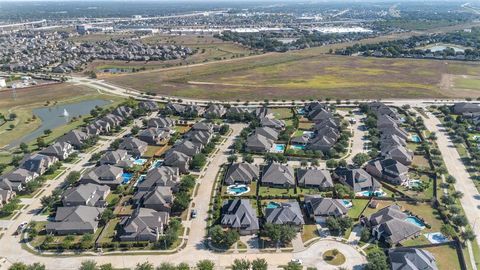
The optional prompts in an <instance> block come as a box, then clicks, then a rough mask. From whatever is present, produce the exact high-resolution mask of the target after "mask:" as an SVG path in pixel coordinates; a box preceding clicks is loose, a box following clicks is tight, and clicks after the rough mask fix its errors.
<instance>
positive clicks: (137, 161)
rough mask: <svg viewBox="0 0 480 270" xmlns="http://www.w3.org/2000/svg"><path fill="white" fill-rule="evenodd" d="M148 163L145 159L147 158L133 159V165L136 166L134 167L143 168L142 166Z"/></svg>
mask: <svg viewBox="0 0 480 270" xmlns="http://www.w3.org/2000/svg"><path fill="white" fill-rule="evenodd" d="M146 162H147V159H145V158H137V159H133V164H134V165H140V166H142V165H143V164H145V163H146Z"/></svg>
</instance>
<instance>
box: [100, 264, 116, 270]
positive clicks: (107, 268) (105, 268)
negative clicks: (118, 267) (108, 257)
mask: <svg viewBox="0 0 480 270" xmlns="http://www.w3.org/2000/svg"><path fill="white" fill-rule="evenodd" d="M100 270H114V268H113V265H112V264H111V263H106V264H102V265H100Z"/></svg>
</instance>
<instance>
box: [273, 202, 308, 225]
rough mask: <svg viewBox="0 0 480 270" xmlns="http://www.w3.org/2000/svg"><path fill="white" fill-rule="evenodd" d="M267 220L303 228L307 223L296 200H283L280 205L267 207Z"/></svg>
mask: <svg viewBox="0 0 480 270" xmlns="http://www.w3.org/2000/svg"><path fill="white" fill-rule="evenodd" d="M265 221H266V222H267V223H272V224H280V225H292V226H295V227H296V228H299V229H300V228H302V225H304V224H305V221H304V220H303V214H302V210H301V209H300V205H299V204H298V202H296V201H289V202H282V203H280V206H278V207H274V208H268V207H267V208H266V209H265Z"/></svg>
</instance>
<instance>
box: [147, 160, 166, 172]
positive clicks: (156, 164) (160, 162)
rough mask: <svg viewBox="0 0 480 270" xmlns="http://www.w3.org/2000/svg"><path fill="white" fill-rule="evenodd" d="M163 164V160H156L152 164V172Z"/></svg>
mask: <svg viewBox="0 0 480 270" xmlns="http://www.w3.org/2000/svg"><path fill="white" fill-rule="evenodd" d="M162 163H163V159H156V160H154V161H153V162H152V165H151V166H150V170H151V169H153V168H158V167H160V166H162Z"/></svg>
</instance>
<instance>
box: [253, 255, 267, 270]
mask: <svg viewBox="0 0 480 270" xmlns="http://www.w3.org/2000/svg"><path fill="white" fill-rule="evenodd" d="M267 269H268V263H267V260H265V259H263V258H258V259H255V260H253V261H252V270H267Z"/></svg>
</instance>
